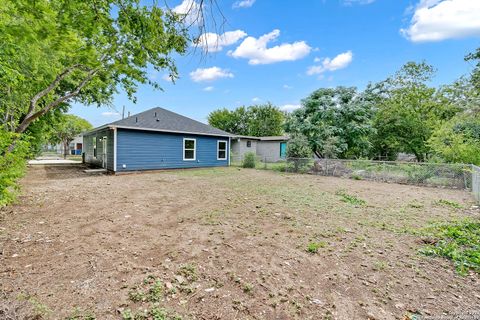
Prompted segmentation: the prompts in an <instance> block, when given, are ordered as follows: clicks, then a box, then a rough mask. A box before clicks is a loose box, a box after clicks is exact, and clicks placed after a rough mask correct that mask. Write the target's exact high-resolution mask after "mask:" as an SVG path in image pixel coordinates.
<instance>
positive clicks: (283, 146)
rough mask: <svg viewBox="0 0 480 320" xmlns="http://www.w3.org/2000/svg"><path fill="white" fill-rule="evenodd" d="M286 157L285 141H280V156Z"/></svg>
mask: <svg viewBox="0 0 480 320" xmlns="http://www.w3.org/2000/svg"><path fill="white" fill-rule="evenodd" d="M286 157H287V143H286V142H280V158H282V159H285V158H286Z"/></svg>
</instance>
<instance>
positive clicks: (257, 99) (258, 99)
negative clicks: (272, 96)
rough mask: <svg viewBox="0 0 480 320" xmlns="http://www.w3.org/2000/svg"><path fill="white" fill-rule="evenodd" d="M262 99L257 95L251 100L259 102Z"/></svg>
mask: <svg viewBox="0 0 480 320" xmlns="http://www.w3.org/2000/svg"><path fill="white" fill-rule="evenodd" d="M260 101H262V99H260V98H259V97H255V98H253V99H252V102H260Z"/></svg>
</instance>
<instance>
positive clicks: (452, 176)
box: [285, 158, 472, 189]
mask: <svg viewBox="0 0 480 320" xmlns="http://www.w3.org/2000/svg"><path fill="white" fill-rule="evenodd" d="M285 171H287V172H296V173H310V174H319V175H324V176H334V177H344V178H351V179H356V180H372V181H381V182H394V183H402V184H413V185H421V186H434V187H446V188H454V189H471V188H472V170H471V166H470V165H465V164H445V163H419V162H399V161H372V160H343V159H299V158H289V159H287V165H286V169H285Z"/></svg>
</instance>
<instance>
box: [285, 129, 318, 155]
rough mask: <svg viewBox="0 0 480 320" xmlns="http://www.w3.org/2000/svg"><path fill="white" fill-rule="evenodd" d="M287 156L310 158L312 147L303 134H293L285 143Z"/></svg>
mask: <svg viewBox="0 0 480 320" xmlns="http://www.w3.org/2000/svg"><path fill="white" fill-rule="evenodd" d="M287 157H288V158H311V157H312V149H311V148H310V145H309V144H308V140H307V138H306V137H305V136H304V135H301V134H295V135H294V136H293V137H292V138H291V139H290V140H289V141H288V144H287Z"/></svg>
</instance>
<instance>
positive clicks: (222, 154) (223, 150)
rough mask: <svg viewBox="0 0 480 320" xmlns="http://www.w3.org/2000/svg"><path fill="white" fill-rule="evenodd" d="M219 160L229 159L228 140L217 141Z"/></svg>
mask: <svg viewBox="0 0 480 320" xmlns="http://www.w3.org/2000/svg"><path fill="white" fill-rule="evenodd" d="M217 160H227V141H221V140H219V141H217Z"/></svg>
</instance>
